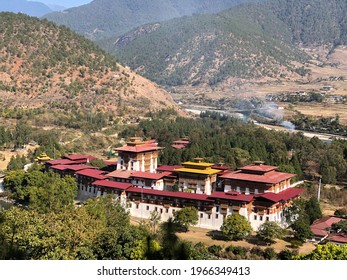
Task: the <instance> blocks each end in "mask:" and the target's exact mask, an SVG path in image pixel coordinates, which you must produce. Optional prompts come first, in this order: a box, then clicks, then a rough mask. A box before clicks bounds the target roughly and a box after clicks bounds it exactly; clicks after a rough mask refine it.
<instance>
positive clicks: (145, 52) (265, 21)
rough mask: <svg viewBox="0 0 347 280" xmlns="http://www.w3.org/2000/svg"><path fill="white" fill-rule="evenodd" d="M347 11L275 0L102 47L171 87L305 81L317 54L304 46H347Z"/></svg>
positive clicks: (138, 32) (173, 23) (339, 4)
mask: <svg viewBox="0 0 347 280" xmlns="http://www.w3.org/2000/svg"><path fill="white" fill-rule="evenodd" d="M346 13H347V3H346V1H343V0H333V1H323V0H299V1H297V0H289V1H285V0H283V1H282V0H270V1H267V2H264V3H251V4H246V5H241V6H238V7H235V8H233V9H230V10H227V11H223V12H221V13H219V14H215V15H194V16H192V17H184V18H180V19H173V20H170V21H167V22H164V23H157V24H152V25H146V26H143V27H139V28H137V29H135V30H133V31H132V32H129V33H127V34H125V35H123V36H122V37H120V38H114V39H111V40H107V41H102V42H100V46H102V47H103V48H105V49H106V50H107V51H109V52H111V53H115V54H116V55H117V56H118V58H119V59H120V60H121V61H122V62H123V63H125V64H127V65H129V66H130V67H131V68H132V69H135V70H136V71H138V73H141V74H142V75H145V76H146V77H148V78H149V79H151V80H154V81H156V82H158V83H160V84H163V85H169V86H175V85H198V84H209V85H215V84H217V83H219V82H221V81H226V82H227V81H228V80H230V79H231V80H232V79H233V78H244V79H247V80H252V79H259V78H266V79H273V78H274V79H279V78H282V79H283V78H286V77H292V76H294V77H295V75H296V76H297V77H300V75H305V71H304V69H303V68H302V64H301V63H303V62H305V61H307V60H308V59H309V57H308V56H307V55H305V54H304V53H303V52H302V51H301V50H300V49H299V48H298V45H299V44H304V45H305V44H314V45H321V44H330V45H337V44H344V43H345V42H346V32H347V24H346V18H345V15H346ZM159 42H160V43H159ZM294 65H296V66H294Z"/></svg>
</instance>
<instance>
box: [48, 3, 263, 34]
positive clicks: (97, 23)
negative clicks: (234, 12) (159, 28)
mask: <svg viewBox="0 0 347 280" xmlns="http://www.w3.org/2000/svg"><path fill="white" fill-rule="evenodd" d="M258 1H263V0H214V1H209V0H94V1H92V2H91V3H90V4H87V5H83V6H81V7H76V8H71V9H68V10H65V11H64V12H56V13H51V14H48V15H46V16H45V17H46V18H47V19H49V20H52V21H54V22H56V23H58V24H63V25H66V26H68V27H70V28H72V29H73V30H75V31H76V32H78V33H80V34H82V35H84V36H86V37H87V38H90V39H92V40H94V39H102V38H110V37H112V36H119V35H122V34H124V33H125V32H128V31H129V30H131V29H132V28H135V27H137V26H140V25H143V24H147V23H151V22H156V21H164V20H168V19H172V18H178V17H182V16H185V15H192V14H201V13H216V12H220V11H222V10H225V9H228V8H231V7H233V6H236V5H238V4H241V3H246V2H258Z"/></svg>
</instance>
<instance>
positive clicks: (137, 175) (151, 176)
mask: <svg viewBox="0 0 347 280" xmlns="http://www.w3.org/2000/svg"><path fill="white" fill-rule="evenodd" d="M168 175H171V172H163V173H151V172H142V171H136V172H134V173H132V174H131V177H132V178H142V179H149V180H160V179H162V178H164V177H165V176H168Z"/></svg>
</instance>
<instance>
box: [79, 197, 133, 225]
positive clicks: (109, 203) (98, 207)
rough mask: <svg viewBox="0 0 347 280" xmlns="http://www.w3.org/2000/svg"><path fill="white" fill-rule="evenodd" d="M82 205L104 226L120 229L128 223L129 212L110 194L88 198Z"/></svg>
mask: <svg viewBox="0 0 347 280" xmlns="http://www.w3.org/2000/svg"><path fill="white" fill-rule="evenodd" d="M84 205H85V207H86V209H87V211H88V212H89V213H90V215H91V216H92V217H94V219H97V220H100V221H101V222H102V223H103V225H104V226H105V227H112V228H117V229H118V230H122V228H125V227H127V226H128V225H129V224H130V217H129V213H128V212H127V211H126V210H125V209H124V207H122V206H121V205H120V203H119V202H117V201H115V200H114V199H113V196H112V195H107V196H102V197H95V198H91V199H88V200H87V201H86V203H85V204H84Z"/></svg>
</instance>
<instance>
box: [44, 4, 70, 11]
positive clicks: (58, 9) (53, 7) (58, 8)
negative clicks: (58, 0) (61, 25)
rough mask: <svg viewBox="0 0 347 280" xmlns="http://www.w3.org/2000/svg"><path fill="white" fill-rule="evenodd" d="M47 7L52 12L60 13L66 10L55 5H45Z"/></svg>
mask: <svg viewBox="0 0 347 280" xmlns="http://www.w3.org/2000/svg"><path fill="white" fill-rule="evenodd" d="M47 6H48V7H49V8H50V9H51V10H52V11H54V12H60V11H64V10H66V9H67V8H66V7H65V6H61V5H55V4H47Z"/></svg>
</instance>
